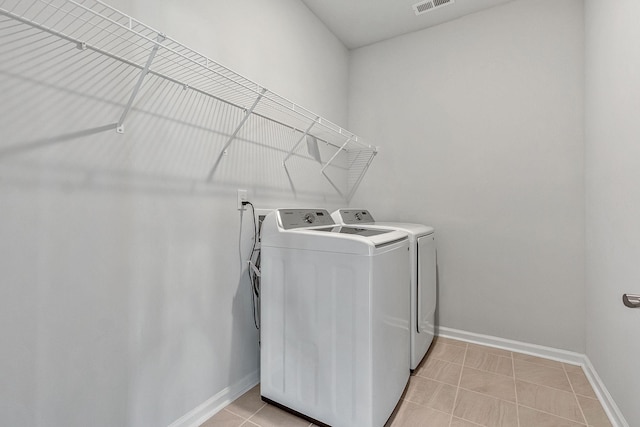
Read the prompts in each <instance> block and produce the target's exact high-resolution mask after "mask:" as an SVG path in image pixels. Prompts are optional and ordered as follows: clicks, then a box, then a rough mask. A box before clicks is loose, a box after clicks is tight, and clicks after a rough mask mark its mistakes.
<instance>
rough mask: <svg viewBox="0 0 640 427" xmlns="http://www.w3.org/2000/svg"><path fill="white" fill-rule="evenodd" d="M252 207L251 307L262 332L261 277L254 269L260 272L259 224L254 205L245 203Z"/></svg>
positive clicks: (244, 204)
mask: <svg viewBox="0 0 640 427" xmlns="http://www.w3.org/2000/svg"><path fill="white" fill-rule="evenodd" d="M246 205H249V206H251V214H252V215H251V216H252V217H253V247H252V248H251V255H249V269H248V272H249V281H250V283H251V307H252V310H253V324H254V325H255V327H256V329H257V330H260V276H259V275H258V273H257V272H256V271H255V270H254V269H253V267H255V268H256V269H257V270H258V271H260V248H258V237H259V236H258V224H257V223H256V208H255V207H254V206H253V203H251V202H248V201H243V202H242V206H246Z"/></svg>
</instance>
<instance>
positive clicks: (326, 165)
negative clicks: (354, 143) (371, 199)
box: [320, 136, 353, 197]
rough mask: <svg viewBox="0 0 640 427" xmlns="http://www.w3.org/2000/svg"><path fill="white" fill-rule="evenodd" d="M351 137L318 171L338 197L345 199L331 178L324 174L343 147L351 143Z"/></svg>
mask: <svg viewBox="0 0 640 427" xmlns="http://www.w3.org/2000/svg"><path fill="white" fill-rule="evenodd" d="M352 138H353V137H352V136H350V137H349V138H348V139H347V140H346V141H345V142H344V144H342V146H341V147H340V148H339V149H338V150H337V151H336V153H335V154H334V155H333V156H331V158H330V159H329V160H328V161H327V163H325V164H324V166H323V167H322V169H320V173H322V175H324V177H325V178H326V179H327V181H329V184H331V186H332V187H333V188H334V189H335V190H336V191H337V192H338V194H339V195H340V197H345V196H344V194H342V191H340V189H339V188H338V186H337V185H336V184H335V183H334V182H333V180H332V179H331V178H329V175H327V174H326V172H325V169H327V167H328V166H329V165H330V164H331V163H332V162H333V161H334V160H335V158H336V157H338V154H340V152H341V151H342V150H344V149H345V147H346V146H347V145H348V144H349V143H350V142H351V139H352Z"/></svg>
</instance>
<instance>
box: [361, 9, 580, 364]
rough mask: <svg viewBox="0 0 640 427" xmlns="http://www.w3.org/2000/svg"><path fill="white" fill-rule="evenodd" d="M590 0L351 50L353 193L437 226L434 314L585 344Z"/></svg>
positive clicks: (382, 209) (505, 12)
mask: <svg viewBox="0 0 640 427" xmlns="http://www.w3.org/2000/svg"><path fill="white" fill-rule="evenodd" d="M582 8H583V4H582V2H581V1H579V0H567V1H562V2H558V1H553V0H541V1H524V0H521V1H515V2H512V3H508V4H506V5H504V6H500V7H496V8H493V9H489V10H486V11H484V12H480V13H477V14H474V15H470V16H466V17H464V18H462V19H458V20H456V21H453V22H450V23H447V24H444V25H440V26H437V27H434V28H431V29H427V30H424V31H420V32H415V33H411V34H408V35H405V36H401V37H397V38H394V39H391V40H388V41H384V42H381V43H377V44H375V45H372V46H368V47H364V48H361V49H357V50H355V51H352V56H351V69H350V95H349V102H350V105H349V126H350V128H352V129H353V131H354V132H356V133H360V134H362V135H363V136H364V137H365V138H367V137H368V138H369V139H371V140H375V141H376V143H378V144H379V145H381V152H380V154H379V155H378V158H377V160H376V162H375V163H374V164H373V166H372V167H371V170H370V172H369V174H368V176H367V178H366V180H365V181H364V183H363V185H362V187H361V190H360V191H359V193H358V194H357V195H356V197H355V199H354V200H353V202H352V203H351V206H353V207H358V206H362V207H366V208H369V209H371V210H372V212H373V214H374V217H377V218H378V219H379V220H404V221H408V222H419V223H426V224H431V225H433V226H435V228H436V230H437V233H438V264H439V300H438V302H439V323H440V325H442V326H447V327H451V328H456V329H462V330H465V331H471V332H477V333H482V334H488V335H493V336H498V337H503V338H508V339H514V340H520V341H524V342H528V343H536V344H541V345H546V346H551V347H555V348H562V349H567V350H573V351H578V352H583V351H584V346H585V344H584V296H583V290H584V184H583V156H584V147H583V90H584V89H583V83H584V81H583V65H584V64H583V30H584V27H583V10H582Z"/></svg>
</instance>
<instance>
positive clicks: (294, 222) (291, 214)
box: [278, 209, 335, 230]
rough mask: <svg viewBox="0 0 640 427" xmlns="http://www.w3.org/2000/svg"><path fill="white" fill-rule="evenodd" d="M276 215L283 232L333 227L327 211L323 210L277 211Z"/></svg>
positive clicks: (333, 223)
mask: <svg viewBox="0 0 640 427" xmlns="http://www.w3.org/2000/svg"><path fill="white" fill-rule="evenodd" d="M278 215H279V216H280V224H281V225H282V228H284V229H285V230H290V229H292V228H303V227H319V226H328V225H335V222H333V219H332V218H331V214H330V213H329V211H327V210H324V209H278Z"/></svg>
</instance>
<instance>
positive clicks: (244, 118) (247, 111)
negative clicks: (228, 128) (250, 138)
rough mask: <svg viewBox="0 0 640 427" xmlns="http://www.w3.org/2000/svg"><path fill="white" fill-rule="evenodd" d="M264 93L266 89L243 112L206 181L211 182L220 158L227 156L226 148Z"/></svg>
mask: <svg viewBox="0 0 640 427" xmlns="http://www.w3.org/2000/svg"><path fill="white" fill-rule="evenodd" d="M266 92H267V89H266V88H262V90H261V91H260V94H258V97H257V98H256V100H255V101H254V102H253V105H252V106H251V108H249V109H248V110H245V112H244V117H243V118H242V120H241V121H240V123H238V126H236V129H235V130H234V131H233V133H232V134H231V136H230V137H229V139H228V140H227V143H226V144H224V147H222V150H221V151H220V154H219V155H218V158H217V159H216V162H215V163H214V165H213V167H212V168H211V171H209V175H208V176H207V181H211V178H213V174H214V173H215V172H216V169H218V165H219V164H220V160H222V156H224V155H225V154H227V148H229V146H230V145H231V143H232V142H233V140H234V139H236V136H238V132H240V129H242V127H243V126H244V124H245V123H246V122H247V120H248V119H249V117H250V116H251V114H252V113H253V110H255V108H256V107H257V106H258V103H259V102H260V100H261V99H262V97H263V96H264V94H265V93H266Z"/></svg>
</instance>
